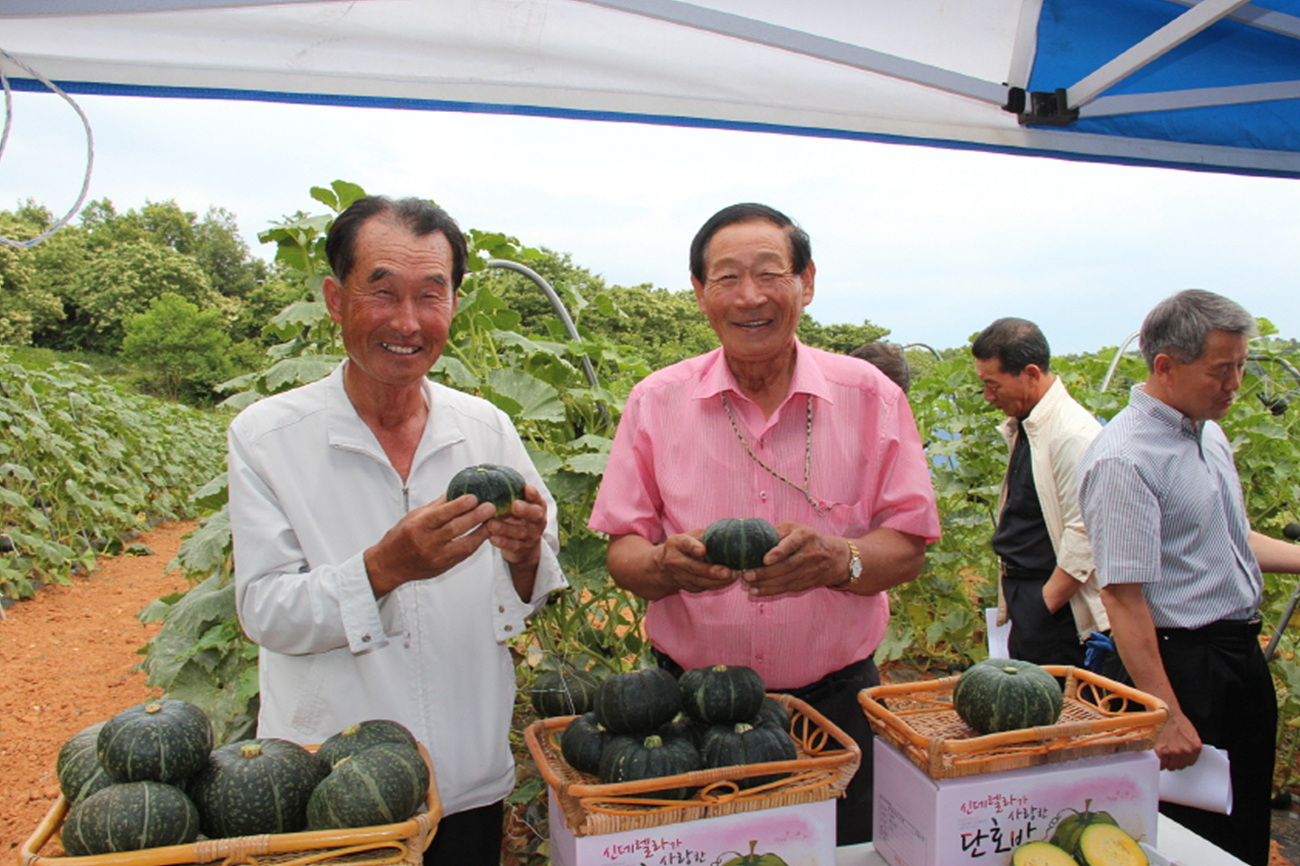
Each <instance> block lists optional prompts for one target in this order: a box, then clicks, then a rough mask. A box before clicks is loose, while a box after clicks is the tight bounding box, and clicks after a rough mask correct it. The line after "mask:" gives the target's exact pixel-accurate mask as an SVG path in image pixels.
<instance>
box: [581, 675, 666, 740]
mask: <svg viewBox="0 0 1300 866" xmlns="http://www.w3.org/2000/svg"><path fill="white" fill-rule="evenodd" d="M681 705H682V697H681V692H680V691H679V690H678V688H677V680H676V679H674V678H673V675H672V674H670V673H668V671H666V670H664V669H663V668H647V669H645V670H640V671H630V672H628V673H623V674H615V675H614V676H612V677H610V678H609V679H607V680H605V681H604V682H603V683H601V684H600V688H599V689H597V690H596V701H595V705H594V707H593V710H594V711H595V713H596V718H597V719H598V720H599V721H600V723H601V724H602V725H604V726H605V730H607V731H609V732H610V733H611V734H647V733H649V732H650V731H653V730H655V729H656V728H658V727H659V726H660V725H662V724H664V723H665V722H668V721H671V720H672V718H673V716H675V715H677V713H678V711H679V710H680V709H681Z"/></svg>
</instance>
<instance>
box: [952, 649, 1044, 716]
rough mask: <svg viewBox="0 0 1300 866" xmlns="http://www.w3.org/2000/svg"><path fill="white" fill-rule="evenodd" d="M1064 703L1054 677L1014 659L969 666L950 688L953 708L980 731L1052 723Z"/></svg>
mask: <svg viewBox="0 0 1300 866" xmlns="http://www.w3.org/2000/svg"><path fill="white" fill-rule="evenodd" d="M1064 704H1065V696H1064V695H1063V694H1062V692H1061V686H1060V684H1059V683H1057V681H1056V677H1054V676H1052V675H1051V674H1049V673H1048V672H1047V671H1045V670H1043V669H1042V668H1041V667H1039V666H1038V665H1036V664H1033V663H1031V662H1026V661H1020V660H1018V659H985V660H984V661H982V662H979V663H978V664H975V665H972V666H971V667H969V668H967V669H966V670H965V671H964V672H963V673H962V675H961V676H960V677H958V678H957V685H956V686H955V687H954V688H953V690H952V705H953V709H955V710H956V711H957V715H958V716H960V717H961V720H962V721H963V722H965V723H966V724H968V725H970V726H971V727H972V728H974V729H975V730H976V731H978V732H979V733H981V734H995V733H999V732H1001V731H1013V730H1017V729H1019V728H1037V727H1042V726H1044V725H1054V724H1056V722H1057V720H1059V719H1060V717H1061V709H1062V708H1063V706H1064Z"/></svg>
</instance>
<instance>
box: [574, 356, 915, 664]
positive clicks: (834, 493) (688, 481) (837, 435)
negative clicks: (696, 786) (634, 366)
mask: <svg viewBox="0 0 1300 866" xmlns="http://www.w3.org/2000/svg"><path fill="white" fill-rule="evenodd" d="M796 352H797V354H796V362H795V368H794V378H793V380H792V381H791V383H790V394H789V396H788V397H787V398H786V400H785V402H784V403H783V404H782V405H781V407H780V408H779V409H778V410H777V411H776V412H774V413H773V414H772V416H771V417H770V418H765V417H764V416H763V412H762V411H761V410H760V409H759V408H758V406H757V405H756V404H754V403H753V402H751V401H750V400H749V399H748V398H747V397H745V396H744V395H743V394H741V393H740V389H739V387H738V386H737V384H736V380H735V377H734V376H733V375H732V374H731V371H730V370H729V369H728V367H727V363H726V358H725V357H724V356H723V354H722V350H721V349H715V350H713V351H712V352H709V353H708V354H706V355H701V356H699V357H697V358H691V359H688V360H686V361H682V362H680V363H678V364H674V365H673V366H671V367H666V368H664V369H662V370H659V371H658V372H656V373H653V374H651V375H650V376H649V377H647V378H646V379H643V380H642V381H641V382H640V383H639V384H638V385H637V386H636V387H635V388H633V389H632V393H631V394H630V395H629V396H628V399H627V405H626V406H625V407H624V409H623V417H622V419H621V420H620V421H619V425H618V432H617V433H616V434H615V436H614V446H613V449H612V451H611V452H610V457H609V464H608V465H607V466H606V468H605V477H604V479H603V480H602V481H601V484H600V493H599V495H598V496H597V497H596V503H595V507H594V508H593V509H592V513H591V520H590V521H589V523H588V526H589V527H590V528H591V529H593V530H596V531H597V532H604V533H608V534H609V535H611V536H618V535H627V534H630V533H635V534H637V535H640V536H641V537H643V538H645V539H647V540H649V541H650V542H652V543H655V544H658V543H660V542H662V541H663V540H664V539H665V538H667V537H668V536H670V535H675V534H677V533H682V532H689V531H691V530H693V529H703V528H704V527H706V526H708V525H709V524H710V523H712V522H713V521H714V520H718V519H719V518H724V517H762V518H763V519H765V520H767V521H768V522H770V523H773V524H776V523H781V522H783V521H793V522H796V523H801V524H804V525H806V526H810V527H812V528H813V529H814V530H816V531H817V532H819V533H823V534H825V535H832V536H841V537H845V538H857V537H859V536H862V535H865V534H867V533H868V532H871V531H872V530H874V529H879V528H887V529H894V530H897V531H899V532H903V533H907V534H909V535H914V536H918V537H920V538H924V539H926V540H927V541H932V540H934V539H936V538H938V536H939V515H938V512H937V510H936V509H935V501H934V489H933V487H932V486H931V485H930V473H929V466H928V465H927V463H926V459H925V452H924V450H923V449H922V448H921V440H920V437H919V436H918V435H917V431H916V423H915V422H914V421H913V420H912V412H911V409H910V408H909V406H908V404H907V398H906V397H905V396H904V394H903V392H902V391H901V390H899V388H898V386H897V385H895V384H894V383H893V382H891V381H890V380H889V379H887V378H886V377H885V375H884V374H883V373H881V372H880V371H879V370H877V369H876V368H875V367H873V366H871V365H870V364H868V363H865V362H864V361H861V360H859V359H857V358H851V357H849V356H847V355H838V354H835V353H832V352H824V351H821V350H820V349H813V348H810V347H808V346H804V345H803V344H797V349H796ZM724 394H725V395H727V399H728V402H729V403H730V404H731V406H732V411H733V414H734V416H735V418H736V425H737V427H738V428H739V430H740V435H741V436H743V437H744V441H743V442H742V441H740V439H739V438H738V436H737V432H736V430H733V429H732V426H731V422H730V419H729V418H728V417H727V414H726V410H725V409H724V408H723V404H722V397H723V395H724ZM809 401H812V403H813V409H814V420H813V429H812V434H811V435H812V449H811V450H812V466H811V472H812V478H811V492H812V494H813V495H814V496H815V497H816V498H817V499H818V500H820V501H821V502H823V503H825V504H826V505H828V506H831V507H830V509H829V510H828V511H825V512H824V513H818V512H817V510H815V509H814V508H813V507H811V505H810V504H809V503H808V501H807V500H806V499H805V498H804V496H803V494H802V493H800V492H798V491H796V490H794V489H792V488H791V487H790V486H789V485H787V484H784V483H782V482H780V481H778V480H777V479H775V478H774V477H773V476H772V475H771V474H769V473H768V471H767V470H765V469H764V468H763V467H762V466H760V465H759V463H758V461H759V460H762V461H763V462H764V463H765V464H766V465H768V466H770V467H772V469H774V470H776V471H777V472H779V473H781V474H782V475H783V476H785V477H786V478H789V479H792V480H794V481H795V482H796V483H797V484H800V485H802V482H803V473H804V459H805V456H806V445H807V442H808V429H807V415H806V409H807V406H808V402H809ZM746 443H748V444H749V447H750V448H751V449H752V451H753V456H751V455H750V454H749V453H747V452H746ZM864 567H865V568H866V569H867V571H868V572H870V569H871V568H872V563H871V562H870V561H867V562H865V563H864ZM846 576H847V575H846ZM645 625H646V633H647V634H648V635H649V637H650V640H651V642H652V643H653V644H654V646H655V647H656V648H658V649H659V650H661V651H662V652H665V653H667V654H668V655H669V656H670V657H672V659H673V660H674V661H676V662H677V663H678V664H680V665H681V666H682V667H684V668H694V667H701V666H703V665H712V664H726V665H746V666H748V667H752V668H753V669H754V670H756V671H758V674H759V676H761V677H762V678H763V682H764V683H766V684H767V686H768V688H772V689H793V688H799V687H802V686H806V685H808V684H809V683H812V682H815V681H817V680H819V679H821V678H822V677H824V676H825V675H826V674H828V673H831V672H832V671H836V670H839V669H841V668H843V667H845V666H847V665H849V664H852V663H853V662H857V661H861V660H862V659H865V658H867V657H869V656H870V655H871V654H872V652H874V651H875V649H876V647H877V646H878V645H879V644H880V641H881V640H882V639H883V638H884V636H885V630H886V628H887V627H888V625H889V601H888V599H887V597H886V595H885V593H883V592H882V593H875V594H873V595H860V594H856V593H849V592H840V591H838V590H834V589H830V588H827V587H818V588H816V589H810V590H806V591H804V592H798V593H788V594H785V595H779V596H774V597H754V596H751V595H750V594H749V593H748V592H747V590H746V588H745V586H744V585H742V584H741V583H739V582H736V583H733V584H731V585H730V586H728V587H727V588H726V589H720V590H713V591H711V592H696V593H691V592H679V593H675V594H673V595H669V596H666V597H664V598H661V599H658V600H656V601H652V602H650V605H649V608H648V611H647V613H646V619H645Z"/></svg>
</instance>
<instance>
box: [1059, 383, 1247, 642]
mask: <svg viewBox="0 0 1300 866" xmlns="http://www.w3.org/2000/svg"><path fill="white" fill-rule="evenodd" d="M1079 499H1080V503H1081V505H1082V508H1083V519H1084V523H1085V524H1086V526H1087V528H1088V537H1089V539H1090V540H1091V542H1092V553H1093V557H1094V559H1095V560H1096V563H1097V574H1098V578H1099V579H1100V581H1101V584H1102V586H1106V585H1108V584H1112V583H1140V584H1142V585H1143V587H1142V589H1143V595H1144V596H1145V598H1146V602H1147V606H1148V607H1149V608H1150V610H1151V618H1152V620H1153V621H1154V623H1155V626H1156V628H1188V629H1192V628H1200V627H1201V626H1204V625H1208V624H1210V623H1212V622H1218V621H1221V620H1227V621H1240V622H1244V621H1247V620H1250V619H1252V618H1254V617H1255V616H1256V615H1257V610H1258V608H1259V603H1260V600H1261V597H1262V593H1263V586H1264V581H1263V577H1262V575H1261V574H1260V569H1259V563H1258V562H1256V560H1255V555H1254V553H1252V552H1251V549H1250V545H1249V543H1248V540H1249V537H1250V523H1249V521H1248V520H1247V519H1246V508H1245V503H1244V501H1243V499H1242V495H1241V481H1240V479H1239V478H1238V476H1237V468H1236V466H1235V465H1234V463H1233V460H1232V448H1231V446H1230V445H1229V444H1228V439H1227V437H1226V436H1225V435H1224V433H1223V430H1222V428H1220V427H1219V425H1218V424H1216V423H1214V422H1213V421H1205V422H1202V423H1200V424H1195V423H1193V422H1191V421H1189V420H1188V419H1187V418H1186V417H1185V416H1184V415H1183V414H1182V413H1181V412H1179V411H1178V410H1177V409H1174V408H1173V407H1171V406H1169V405H1167V404H1166V403H1164V402H1162V401H1160V400H1157V399H1155V398H1154V397H1151V396H1150V395H1148V394H1147V393H1146V392H1145V391H1144V390H1143V389H1142V386H1141V385H1138V386H1136V387H1134V388H1133V391H1132V396H1131V397H1130V399H1129V405H1128V407H1127V408H1125V409H1124V410H1123V411H1122V412H1120V413H1119V414H1118V415H1116V416H1115V418H1114V420H1112V421H1111V423H1110V424H1108V425H1107V426H1106V427H1105V428H1104V429H1103V430H1102V432H1101V433H1100V434H1099V435H1098V436H1097V438H1096V439H1095V440H1094V441H1093V443H1092V445H1091V447H1089V449H1088V451H1087V453H1086V454H1085V455H1084V458H1083V460H1082V461H1081V462H1080V464H1079Z"/></svg>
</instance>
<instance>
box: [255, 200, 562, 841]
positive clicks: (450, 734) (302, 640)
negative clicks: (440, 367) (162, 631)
mask: <svg viewBox="0 0 1300 866" xmlns="http://www.w3.org/2000/svg"><path fill="white" fill-rule="evenodd" d="M326 252H327V254H328V256H329V259H330V266H331V268H332V269H333V271H334V274H333V276H331V277H328V278H327V279H326V280H325V284H324V294H325V302H326V304H327V306H328V307H329V311H330V315H331V317H332V318H333V319H334V321H335V322H337V323H338V324H339V326H340V327H341V329H342V335H343V342H344V346H345V348H346V349H347V353H348V357H347V360H345V361H344V362H343V363H342V364H340V365H339V366H338V367H337V368H336V369H335V370H334V372H333V373H332V374H331V375H330V376H328V377H327V378H325V379H322V380H320V381H318V382H313V383H311V384H309V385H304V386H302V387H300V388H295V389H293V390H292V391H287V392H285V393H282V394H277V395H276V396H273V397H268V398H266V399H265V400H261V401H259V402H257V403H254V404H253V405H252V406H250V407H248V408H247V409H245V410H244V411H243V412H242V413H240V415H239V417H237V418H236V419H235V420H234V422H233V423H232V424H231V426H230V434H229V478H230V520H231V529H232V532H233V535H234V544H235V590H236V604H237V607H238V611H239V619H240V623H241V624H242V626H243V628H244V631H245V632H246V633H247V634H248V636H249V637H250V638H251V639H253V640H254V641H256V642H257V643H258V644H259V646H260V647H261V655H260V665H259V676H260V685H261V708H260V713H259V717H258V734H259V736H263V737H279V738H283V739H287V740H292V741H294V742H298V743H303V744H310V743H320V742H322V741H323V740H324V739H325V738H326V737H328V736H329V735H331V734H333V733H336V732H338V731H340V730H342V729H343V728H344V727H345V726H347V725H349V724H352V723H354V722H360V721H363V720H366V719H372V718H383V719H392V720H394V721H397V722H400V723H402V724H404V725H406V726H407V727H408V728H410V730H411V731H412V733H414V734H415V736H416V738H417V739H418V740H420V742H422V743H424V744H425V745H426V746H427V747H428V749H429V751H430V753H431V755H432V758H433V767H434V775H435V777H436V779H437V785H438V793H439V797H440V799H441V802H442V807H443V813H444V817H443V820H442V822H441V823H440V824H439V828H438V832H437V835H436V836H435V838H434V842H433V845H432V847H430V849H429V851H428V852H427V853H426V856H425V862H426V864H436V866H489V864H490V866H496V864H498V863H499V862H500V857H501V826H502V801H503V799H504V798H505V796H506V795H507V794H509V793H510V791H511V790H512V789H513V787H514V782H515V769H514V761H513V759H512V756H511V752H510V745H509V730H510V721H511V711H512V708H513V705H514V694H515V680H514V666H513V664H512V663H511V659H510V652H509V648H508V647H507V645H506V641H507V640H508V639H509V638H510V637H512V636H514V635H517V634H518V633H519V632H520V631H521V630H522V629H523V627H524V619H525V617H526V616H528V615H529V614H531V613H532V612H533V611H535V610H536V609H537V608H538V607H540V606H541V605H542V604H544V603H545V601H546V597H547V593H548V592H550V591H552V590H555V589H558V588H560V587H562V586H564V577H563V575H562V573H561V571H560V567H559V563H558V560H557V559H556V552H557V550H558V548H559V544H558V541H557V536H556V528H555V522H554V521H553V520H548V515H549V514H553V513H554V511H555V502H554V500H553V499H552V498H551V495H550V494H549V493H548V492H547V490H546V488H545V486H544V485H543V483H542V479H541V477H540V476H539V475H538V473H537V471H536V469H534V467H533V464H532V462H531V461H530V460H529V458H528V454H527V452H526V451H525V449H524V446H523V443H522V442H521V441H520V439H519V435H518V434H517V433H516V432H515V429H514V426H513V425H512V424H511V422H510V419H509V418H508V417H506V415H505V414H504V413H502V412H501V411H500V410H498V409H497V408H496V407H494V406H492V405H491V404H490V403H488V402H486V401H485V400H482V399H479V398H477V397H473V396H471V395H468V394H464V393H461V392H459V391H455V390H452V389H450V388H446V387H443V386H441V385H438V384H435V383H434V382H432V381H430V380H429V379H428V377H427V375H426V374H427V373H428V372H429V369H430V368H431V367H432V366H433V364H434V362H435V361H437V359H438V357H439V355H440V354H441V352H442V349H443V347H444V346H445V345H446V342H447V334H448V329H449V327H450V324H451V317H452V314H453V312H454V311H455V309H456V300H457V290H458V289H459V287H460V282H461V279H462V278H463V277H464V274H465V263H466V257H467V251H466V244H465V238H464V235H463V234H462V233H461V231H460V229H459V228H458V227H457V226H456V223H455V222H454V221H453V220H452V219H451V217H450V216H448V215H447V214H446V212H444V211H442V210H441V209H440V208H437V207H434V206H433V205H431V204H430V203H428V202H426V201H421V200H419V199H402V200H399V201H391V200H389V199H386V198H380V197H373V196H372V197H367V198H363V199H360V200H359V201H357V202H355V203H354V204H353V205H352V206H351V207H349V208H348V209H347V210H345V211H344V212H343V213H342V214H340V215H339V216H338V218H337V219H336V220H335V221H334V224H333V226H332V227H331V228H330V232H329V235H328V238H327V241H326ZM482 463H495V464H502V465H508V466H510V467H512V468H514V469H515V470H516V471H518V472H519V473H520V474H522V475H523V477H524V479H525V481H526V482H527V485H526V486H525V488H524V498H523V499H522V500H518V501H515V502H513V503H511V505H510V510H509V512H508V513H507V514H504V515H502V516H496V514H495V511H496V508H495V506H494V505H493V504H492V503H490V502H478V501H477V500H476V499H475V497H474V496H471V495H465V496H461V497H458V498H456V499H452V500H450V501H448V500H447V499H446V497H445V492H446V490H447V484H448V482H449V481H450V479H451V477H452V476H453V475H454V474H455V473H457V472H458V471H460V470H461V469H464V468H466V467H468V466H474V465H478V464H482Z"/></svg>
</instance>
